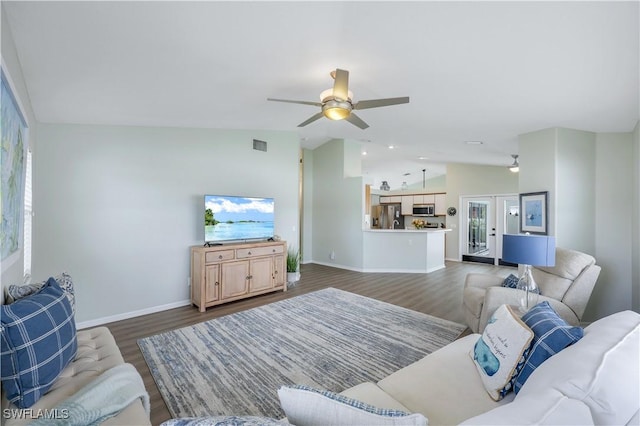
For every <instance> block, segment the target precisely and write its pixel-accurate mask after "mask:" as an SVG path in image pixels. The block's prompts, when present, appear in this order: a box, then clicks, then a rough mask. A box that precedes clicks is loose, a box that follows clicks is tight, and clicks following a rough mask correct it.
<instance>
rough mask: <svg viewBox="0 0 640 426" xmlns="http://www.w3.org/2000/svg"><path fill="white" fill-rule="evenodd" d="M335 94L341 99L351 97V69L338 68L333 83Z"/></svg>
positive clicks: (344, 99)
mask: <svg viewBox="0 0 640 426" xmlns="http://www.w3.org/2000/svg"><path fill="white" fill-rule="evenodd" d="M333 96H334V97H335V98H338V99H340V100H343V101H346V100H347V99H349V71H345V70H341V69H339V68H338V69H336V81H335V82H334V83H333Z"/></svg>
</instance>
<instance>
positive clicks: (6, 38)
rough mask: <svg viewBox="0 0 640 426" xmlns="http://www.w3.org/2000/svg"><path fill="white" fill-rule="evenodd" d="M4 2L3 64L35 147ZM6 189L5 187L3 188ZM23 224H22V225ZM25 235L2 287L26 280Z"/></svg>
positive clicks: (0, 276) (0, 279) (0, 15)
mask: <svg viewBox="0 0 640 426" xmlns="http://www.w3.org/2000/svg"><path fill="white" fill-rule="evenodd" d="M3 9H4V4H1V5H0V20H1V21H2V25H1V26H0V29H1V37H0V39H1V41H2V44H1V49H2V50H1V52H2V66H3V68H4V69H5V72H6V73H7V75H8V77H9V78H10V79H11V83H12V85H13V87H12V89H13V90H14V91H15V93H14V96H15V97H16V98H17V99H18V101H19V102H20V104H21V106H22V108H23V111H22V113H23V114H24V115H25V116H26V117H25V119H26V121H27V126H29V135H28V139H27V141H26V143H27V145H29V146H31V147H32V148H33V146H34V143H35V141H36V139H37V134H38V132H37V129H36V125H35V123H36V120H35V117H34V115H33V110H32V109H31V102H30V100H29V95H28V93H27V89H26V86H25V84H24V78H23V77H22V68H21V67H20V61H19V60H18V56H17V53H16V48H15V45H14V42H13V35H12V34H11V31H9V23H8V22H7V18H6V14H5V13H4V10H3ZM3 190H4V189H3ZM21 226H22V225H21ZM23 239H24V236H23V232H22V231H21V232H20V242H19V248H20V249H19V250H18V252H16V253H14V254H13V255H11V256H9V257H8V258H7V259H5V261H3V262H2V265H1V266H0V270H1V272H0V286H1V287H2V288H4V287H8V286H9V285H11V284H22V282H23V280H24V252H23V248H24V241H23ZM0 299H1V300H4V291H0Z"/></svg>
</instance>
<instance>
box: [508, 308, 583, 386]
mask: <svg viewBox="0 0 640 426" xmlns="http://www.w3.org/2000/svg"><path fill="white" fill-rule="evenodd" d="M522 321H524V323H525V324H527V325H528V326H529V328H530V329H531V330H533V343H532V344H531V349H530V351H529V356H528V358H527V360H526V361H525V364H524V367H523V368H522V370H521V371H520V374H518V377H517V378H516V380H515V385H514V391H515V393H518V392H520V389H521V388H522V385H524V383H525V382H526V381H527V379H528V378H529V376H530V375H531V373H533V371H534V370H535V369H536V368H538V367H539V366H540V365H541V364H542V363H543V362H545V361H546V360H547V359H549V358H550V357H552V356H553V355H555V354H557V353H558V352H560V351H561V350H563V349H564V348H566V347H567V346H570V345H572V344H574V343H575V342H577V341H578V340H580V339H581V338H582V336H583V334H584V332H583V330H582V328H581V327H573V326H571V325H569V324H567V323H566V322H565V320H563V319H562V318H560V316H558V314H557V313H556V311H554V310H553V308H552V307H551V305H549V302H547V301H544V302H542V303H538V304H537V305H536V306H534V307H533V308H531V310H529V312H527V313H526V314H524V316H523V317H522Z"/></svg>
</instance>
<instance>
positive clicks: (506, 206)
mask: <svg viewBox="0 0 640 426" xmlns="http://www.w3.org/2000/svg"><path fill="white" fill-rule="evenodd" d="M461 205H462V215H461V220H462V221H463V223H461V229H462V230H463V231H462V232H461V234H462V235H461V241H460V242H461V250H460V252H461V257H462V260H464V261H470V262H481V263H490V264H496V265H497V264H500V263H501V259H502V235H503V234H505V233H518V216H517V207H518V196H517V195H499V196H498V195H490V196H482V197H462V200H461ZM514 208H515V209H516V210H515V211H514ZM514 224H515V228H514Z"/></svg>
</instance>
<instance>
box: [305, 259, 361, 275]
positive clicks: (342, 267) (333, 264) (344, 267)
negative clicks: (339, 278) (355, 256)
mask: <svg viewBox="0 0 640 426" xmlns="http://www.w3.org/2000/svg"><path fill="white" fill-rule="evenodd" d="M309 263H315V264H316V265H322V266H330V267H332V268H338V269H346V270H348V271H355V272H364V271H363V270H362V268H354V267H353V266H346V265H340V264H338V263H329V262H318V261H316V260H314V261H311V262H309Z"/></svg>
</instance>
